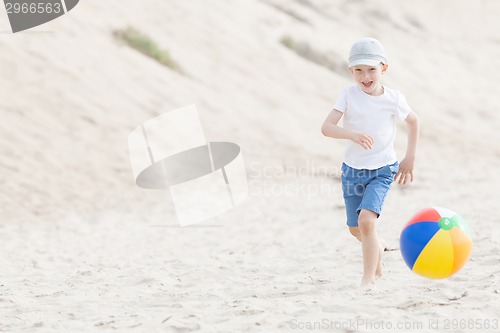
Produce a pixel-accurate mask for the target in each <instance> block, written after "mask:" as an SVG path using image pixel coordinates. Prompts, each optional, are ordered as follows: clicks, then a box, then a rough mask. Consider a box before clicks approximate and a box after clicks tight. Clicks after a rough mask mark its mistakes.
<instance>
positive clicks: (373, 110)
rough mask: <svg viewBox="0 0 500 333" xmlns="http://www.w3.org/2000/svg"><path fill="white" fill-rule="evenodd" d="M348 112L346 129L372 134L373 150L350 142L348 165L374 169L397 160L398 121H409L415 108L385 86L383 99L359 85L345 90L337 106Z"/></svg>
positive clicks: (346, 155) (346, 154)
mask: <svg viewBox="0 0 500 333" xmlns="http://www.w3.org/2000/svg"><path fill="white" fill-rule="evenodd" d="M334 108H335V109H337V110H339V111H340V112H342V113H344V116H343V118H344V128H346V129H350V130H355V131H360V132H363V133H367V134H369V135H370V136H371V137H372V138H373V141H374V143H373V146H372V149H370V150H365V149H364V148H363V147H361V146H360V145H358V144H357V143H354V142H353V141H351V140H348V141H347V144H346V148H345V153H344V163H345V164H347V165H348V166H350V167H352V168H355V169H369V170H374V169H378V168H381V167H383V166H385V165H388V164H393V163H395V162H396V161H397V158H396V152H395V151H394V139H395V138H396V120H400V121H403V120H405V119H406V117H407V116H408V114H409V113H410V111H411V109H410V107H409V106H408V103H407V102H406V98H405V97H404V95H403V94H401V93H400V92H399V91H396V90H393V89H389V88H387V87H384V93H383V94H382V95H380V96H372V95H368V94H367V93H365V92H364V91H363V90H362V89H361V87H360V86H359V85H357V84H353V85H349V86H347V87H345V88H344V89H343V90H342V92H341V94H340V96H339V98H338V99H337V102H336V103H335V106H334Z"/></svg>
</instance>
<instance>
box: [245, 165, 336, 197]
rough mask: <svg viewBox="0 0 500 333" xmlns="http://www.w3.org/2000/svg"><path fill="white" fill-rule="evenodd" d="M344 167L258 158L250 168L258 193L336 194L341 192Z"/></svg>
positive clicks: (252, 188) (252, 189)
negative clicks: (265, 160)
mask: <svg viewBox="0 0 500 333" xmlns="http://www.w3.org/2000/svg"><path fill="white" fill-rule="evenodd" d="M340 172H341V169H340V168H338V167H335V166H326V165H322V164H318V163H315V162H314V161H309V160H307V161H303V162H299V163H294V164H281V163H280V164H278V163H275V164H264V163H260V162H254V163H252V164H251V165H250V169H249V174H248V178H249V192H250V194H252V195H256V196H262V195H263V196H302V197H307V198H312V197H316V196H324V195H326V196H333V195H338V194H340V193H341V190H342V188H341V187H340V185H339V184H340Z"/></svg>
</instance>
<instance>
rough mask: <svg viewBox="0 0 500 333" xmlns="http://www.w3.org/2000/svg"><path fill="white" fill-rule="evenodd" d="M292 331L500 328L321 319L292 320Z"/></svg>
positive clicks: (493, 327) (453, 321) (437, 321)
mask: <svg viewBox="0 0 500 333" xmlns="http://www.w3.org/2000/svg"><path fill="white" fill-rule="evenodd" d="M288 324H289V328H290V329H292V330H310V331H314V330H316V331H322V330H349V331H381V332H386V331H395V332H400V331H406V330H411V331H419V330H436V331H448V330H450V331H456V330H458V329H461V330H484V331H498V329H499V328H500V324H499V319H498V318H476V319H474V318H461V319H459V318H434V319H429V320H427V321H410V320H400V321H396V320H368V319H360V318H358V319H349V320H333V319H326V318H324V319H320V320H317V321H301V320H297V319H292V320H290V321H289V322H288Z"/></svg>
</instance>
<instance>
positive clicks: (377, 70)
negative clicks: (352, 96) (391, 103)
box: [349, 64, 388, 96]
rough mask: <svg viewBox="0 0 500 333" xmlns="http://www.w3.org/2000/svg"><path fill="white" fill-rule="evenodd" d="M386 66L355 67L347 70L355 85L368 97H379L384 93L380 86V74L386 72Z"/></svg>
mask: <svg viewBox="0 0 500 333" xmlns="http://www.w3.org/2000/svg"><path fill="white" fill-rule="evenodd" d="M387 67H388V65H387V64H385V65H384V64H378V65H375V66H367V65H357V66H353V67H351V68H349V70H350V71H351V74H352V76H353V77H354V80H355V81H356V83H357V84H358V85H359V86H360V87H361V89H363V91H364V92H365V93H367V94H368V95H373V96H379V95H382V94H383V93H384V88H383V87H382V85H381V84H380V78H381V77H382V74H384V73H385V72H386V71H387Z"/></svg>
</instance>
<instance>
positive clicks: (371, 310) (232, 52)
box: [0, 0, 500, 332]
mask: <svg viewBox="0 0 500 333" xmlns="http://www.w3.org/2000/svg"><path fill="white" fill-rule="evenodd" d="M448 3H449V7H447V8H446V10H442V9H441V7H438V5H437V4H436V3H435V2H434V1H430V0H426V1H420V2H419V3H418V6H415V5H414V4H411V3H410V2H402V1H396V0H389V1H387V0H386V1H378V0H377V1H366V0H365V1H362V0H359V1H326V0H322V1H316V0H315V1H313V0H309V1H307V0H303V1H284V0H281V1H278V0H273V1H270V0H269V1H241V0H240V1H237V0H232V1H201V0H198V1H169V2H166V1H156V0H149V1H147V4H146V3H143V2H138V1H123V0H122V1H115V0H111V1H105V2H104V1H94V0H87V1H83V2H82V3H81V4H80V5H79V6H78V7H77V8H75V9H74V10H73V11H72V12H71V13H70V14H69V15H66V16H64V17H62V18H61V19H59V20H56V21H54V22H51V23H49V24H47V25H45V26H43V27H39V28H37V29H34V31H32V32H28V33H22V34H16V35H12V34H8V33H2V34H0V49H1V50H2V52H0V69H1V70H2V76H1V77H2V78H1V79H0V91H1V92H2V96H3V98H2V99H1V100H0V110H1V114H2V121H1V122H0V133H2V135H1V137H0V152H1V154H0V170H1V172H2V177H1V178H0V182H1V191H0V195H1V196H0V198H1V200H2V206H1V207H2V208H1V209H0V214H1V215H0V216H1V218H2V220H1V223H0V244H2V248H1V249H2V251H0V253H1V255H0V265H1V266H0V267H2V270H1V271H0V304H1V305H2V306H0V330H3V331H6V332H11V331H40V332H48V331H54V332H56V331H82V332H89V331H102V330H110V331H111V330H113V329H119V331H120V332H122V331H137V332H146V331H147V332H156V331H157V332H165V331H167V332H188V331H192V330H199V331H202V332H223V331H224V332H235V331H249V332H253V331H262V332H270V331H273V332H277V331H286V330H290V329H293V328H294V325H297V326H298V325H299V324H300V323H305V322H310V321H314V320H316V321H322V320H323V319H326V320H328V321H330V320H332V321H334V322H339V323H341V324H342V323H345V322H347V323H349V321H356V320H361V321H360V322H358V323H360V325H359V326H358V327H357V329H358V330H360V331H363V330H364V328H366V327H365V326H362V325H361V323H362V322H364V323H365V324H370V323H372V324H373V323H375V322H378V321H380V320H384V321H386V322H387V321H390V322H391V323H392V324H394V325H396V324H397V322H403V321H407V322H417V323H421V324H422V325H423V328H424V330H419V331H420V332H423V331H426V330H430V329H429V325H430V324H432V323H434V321H435V320H439V321H440V322H439V325H441V326H440V327H441V328H443V326H444V325H445V323H446V322H445V321H446V319H458V320H469V319H481V320H484V319H489V320H490V322H491V321H492V320H494V319H498V310H499V309H500V300H499V292H500V289H499V287H498V283H499V282H500V281H499V278H498V276H499V273H500V272H499V271H500V268H498V267H499V266H498V264H499V263H500V259H499V255H500V246H499V244H498V239H499V237H500V232H499V231H498V228H495V224H496V223H497V222H498V218H497V216H496V211H497V209H496V208H497V204H496V199H497V195H496V188H497V187H498V185H499V184H500V179H499V176H498V173H497V170H496V165H497V164H498V162H499V160H500V150H499V146H498V144H497V142H498V138H499V135H498V132H497V131H496V129H497V128H498V126H499V125H500V116H499V115H498V113H497V108H498V102H497V100H498V93H497V91H498V89H497V81H498V78H497V75H496V67H498V65H499V62H500V60H499V59H500V57H499V56H500V39H499V38H498V36H496V34H495V31H497V30H498V28H499V24H498V23H497V20H496V18H497V17H498V15H499V14H500V6H499V5H498V3H496V2H495V1H487V0H482V1H476V2H473V3H471V2H470V1H464V0H460V1H459V0H454V1H449V2H448ZM127 26H134V27H136V28H138V29H140V30H141V31H144V32H147V33H148V34H149V35H150V36H151V37H152V38H153V39H155V40H156V41H157V42H158V44H159V45H161V46H162V47H164V48H165V49H168V50H169V51H170V52H171V54H172V56H173V57H174V59H176V60H177V61H178V62H179V63H180V65H181V67H182V68H183V69H184V70H185V72H186V75H181V74H178V73H176V72H173V71H170V70H168V69H166V68H164V67H162V66H160V65H158V64H156V63H155V62H154V61H152V60H150V59H149V58H146V57H144V56H142V55H141V54H139V53H137V52H135V51H133V50H131V49H129V48H127V47H126V46H124V45H122V44H120V43H118V42H116V41H115V40H114V39H113V36H112V31H113V30H114V29H118V28H124V27H127ZM8 29H9V27H8V24H7V21H6V16H5V13H4V12H3V11H1V10H0V30H2V31H6V30H8ZM365 35H371V36H374V37H377V38H380V39H381V40H382V42H383V43H384V44H385V47H386V49H387V50H388V53H389V57H390V71H389V73H388V74H387V77H386V78H385V80H386V81H385V82H386V84H387V86H390V87H393V88H397V89H399V90H401V91H402V92H403V93H404V94H405V95H406V96H407V99H408V101H409V103H410V104H411V105H412V107H413V108H414V109H415V111H416V112H417V113H418V114H419V116H420V118H421V122H422V133H421V134H422V137H421V144H420V146H419V159H418V161H417V171H416V175H417V179H416V181H415V183H414V184H413V185H412V186H411V187H410V188H405V189H403V188H397V187H395V188H394V190H393V191H392V192H391V193H390V196H389V198H388V201H387V204H386V208H385V212H384V215H383V218H382V219H381V223H380V228H379V230H380V233H381V235H382V237H383V238H385V239H386V240H387V242H388V243H389V244H390V245H392V246H397V242H398V237H399V232H400V229H401V227H402V225H403V223H404V222H405V221H406V220H407V219H408V218H409V217H410V216H411V215H412V214H413V213H414V212H415V211H417V210H419V209H421V208H423V207H426V206H429V205H440V206H445V207H449V208H451V209H454V210H457V211H459V212H460V213H461V214H462V215H463V216H464V218H465V219H466V220H467V221H468V222H469V224H470V227H471V228H472V230H473V235H474V241H475V247H474V252H473V257H472V259H471V261H470V262H469V263H468V264H467V266H466V267H465V268H464V270H463V271H461V272H460V273H459V274H457V275H456V276H455V277H453V278H450V279H448V280H443V281H431V280H426V279H423V278H420V277H418V276H416V275H414V274H412V273H411V272H409V271H408V269H407V268H406V267H405V265H404V263H403V261H402V259H401V256H400V254H399V253H398V252H389V253H388V254H387V256H386V263H385V272H386V274H385V277H384V278H383V279H382V280H381V281H380V284H379V289H378V290H377V291H375V292H372V293H370V294H369V295H364V294H362V293H360V292H358V291H357V285H358V283H359V279H360V274H361V256H360V249H359V245H358V244H357V243H356V242H355V240H354V239H353V238H352V237H350V236H348V235H347V233H346V230H345V226H344V215H343V214H344V212H343V206H342V199H341V194H340V188H339V183H338V177H337V176H338V173H337V166H338V165H339V163H340V161H341V153H342V143H341V142H335V141H333V140H329V139H327V138H324V137H322V136H321V133H320V131H319V128H320V126H321V123H322V121H323V119H324V117H325V116H326V114H327V113H328V111H329V109H330V108H331V105H332V103H333V102H334V100H335V98H336V95H337V94H338V91H339V89H340V88H341V87H342V86H343V85H345V84H347V83H349V82H350V81H349V77H348V76H346V75H345V74H346V73H345V70H343V69H341V68H338V69H337V70H336V71H333V72H332V71H330V70H328V69H326V68H325V67H323V66H320V65H317V64H314V63H311V62H310V61H307V60H305V59H303V58H301V57H300V56H298V55H297V54H295V53H294V52H291V51H290V50H289V49H287V48H285V47H284V46H283V45H282V44H281V43H280V39H281V38H282V37H283V36H291V37H292V38H293V39H294V40H296V41H297V42H306V43H308V44H309V46H310V47H311V48H312V49H313V50H315V51H317V52H321V53H324V54H330V55H332V57H333V59H334V61H335V62H336V63H339V64H341V63H342V62H343V61H345V60H344V57H345V55H346V54H347V52H348V49H349V47H350V44H351V43H352V41H353V40H355V39H356V38H358V37H361V36H365ZM191 103H196V104H197V105H198V108H199V111H200V116H201V118H202V120H203V123H204V126H205V129H206V135H207V137H208V138H209V139H211V140H214V141H216V140H222V141H231V142H236V143H238V144H239V145H240V146H241V147H242V150H243V156H244V159H245V162H246V165H247V172H248V176H249V184H250V196H249V197H248V199H247V200H246V201H245V202H244V203H243V204H242V205H241V206H239V207H238V208H237V209H235V210H233V211H231V212H229V213H227V214H224V215H222V216H220V217H217V218H215V219H212V220H210V221H208V223H209V225H210V226H206V227H203V226H200V227H193V228H184V229H181V228H175V227H171V226H172V225H175V223H176V220H175V215H174V214H173V208H172V205H171V203H170V201H169V198H168V196H167V194H166V193H164V192H155V191H145V190H142V189H139V188H137V187H135V186H134V183H133V179H132V176H131V171H130V167H129V162H128V155H127V136H128V134H129V132H130V131H131V130H132V129H133V128H135V127H136V126H137V125H139V124H140V123H141V122H143V121H145V120H147V119H149V118H151V117H153V116H155V115H158V114H161V113H162V112H166V111H168V110H170V109H173V108H176V107H179V106H183V105H187V104H191ZM401 130H402V131H401V132H400V136H399V139H398V142H397V149H398V152H399V153H400V154H402V153H403V152H404V143H405V140H404V132H403V130H404V127H401ZM296 172H298V173H299V174H298V175H297V173H296ZM165 225H170V226H165ZM483 323H484V322H483ZM304 325H305V324H304ZM332 325H333V324H332ZM332 325H330V326H327V327H323V328H324V329H323V330H324V331H328V330H329V328H331V331H337V329H335V327H334V326H335V325H338V324H335V325H333V326H332ZM475 327H477V326H475ZM353 330H356V327H352V326H351V327H349V326H347V327H346V326H345V327H344V329H339V331H353ZM450 331H460V327H459V329H457V330H450ZM462 331H468V330H467V329H462Z"/></svg>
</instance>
